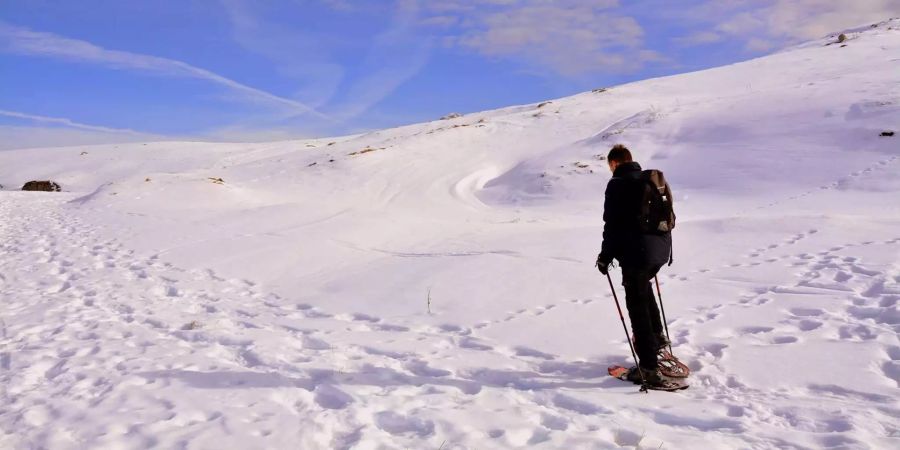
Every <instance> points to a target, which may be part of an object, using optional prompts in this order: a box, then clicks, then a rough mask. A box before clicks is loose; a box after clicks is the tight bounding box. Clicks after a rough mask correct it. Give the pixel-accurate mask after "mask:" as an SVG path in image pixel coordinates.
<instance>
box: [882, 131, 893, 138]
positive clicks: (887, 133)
mask: <svg viewBox="0 0 900 450" xmlns="http://www.w3.org/2000/svg"><path fill="white" fill-rule="evenodd" d="M893 135H894V132H893V131H882V132H881V134H880V135H879V136H881V137H891V136H893Z"/></svg>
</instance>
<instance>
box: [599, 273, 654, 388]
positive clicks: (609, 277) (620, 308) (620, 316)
mask: <svg viewBox="0 0 900 450" xmlns="http://www.w3.org/2000/svg"><path fill="white" fill-rule="evenodd" d="M606 279H607V281H609V290H610V291H612V295H613V300H615V301H616V309H617V310H619V319H622V329H623V330H625V340H626V341H628V348H630V349H631V357H632V358H634V365H635V366H636V367H635V369H636V370H637V371H638V373H639V374H640V375H641V392H647V381H645V380H644V371H643V370H641V365H640V364H638V359H637V353H635V352H634V344H632V343H631V336H629V335H628V326H626V325H625V316H624V315H622V307H620V306H619V297H618V296H617V295H616V288H615V287H613V282H612V277H611V276H609V272H607V273H606Z"/></svg>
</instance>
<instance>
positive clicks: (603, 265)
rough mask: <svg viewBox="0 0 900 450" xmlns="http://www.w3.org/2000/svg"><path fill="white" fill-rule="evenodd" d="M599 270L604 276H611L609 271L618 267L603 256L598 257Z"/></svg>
mask: <svg viewBox="0 0 900 450" xmlns="http://www.w3.org/2000/svg"><path fill="white" fill-rule="evenodd" d="M596 266H597V270H599V271H600V273H602V274H603V275H607V274H609V269H610V268H613V267H616V263H615V262H614V261H607V260H606V258H604V257H603V254H602V253H601V254H599V255H597V264H596Z"/></svg>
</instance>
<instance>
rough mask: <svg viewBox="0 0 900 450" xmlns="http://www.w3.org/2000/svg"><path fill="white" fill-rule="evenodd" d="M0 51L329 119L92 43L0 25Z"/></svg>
mask: <svg viewBox="0 0 900 450" xmlns="http://www.w3.org/2000/svg"><path fill="white" fill-rule="evenodd" d="M0 51H3V52H7V53H16V54H24V55H31V56H44V57H49V58H58V59H64V60H70V61H77V62H84V63H93V64H98V65H102V66H105V67H109V68H112V69H120V70H133V71H138V72H145V73H150V74H155V75H161V76H168V77H181V78H194V79H200V80H205V81H209V82H212V83H215V84H217V85H219V86H222V87H224V88H226V89H228V90H229V91H231V92H233V93H236V94H238V95H239V96H240V97H241V98H244V99H246V100H248V101H252V102H256V103H260V104H264V105H267V106H269V107H273V108H278V109H279V111H280V112H281V113H283V114H285V115H307V114H309V115H314V116H317V117H319V118H327V117H326V116H325V115H324V114H322V113H320V112H318V111H316V110H315V109H313V108H311V107H309V106H307V105H306V104H303V103H301V102H299V101H296V100H292V99H289V98H284V97H279V96H277V95H274V94H271V93H269V92H265V91H262V90H260V89H256V88H254V87H250V86H247V85H245V84H242V83H239V82H237V81H234V80H232V79H230V78H226V77H224V76H222V75H219V74H216V73H213V72H210V71H209V70H206V69H201V68H199V67H195V66H192V65H190V64H188V63H185V62H182V61H178V60H174V59H168V58H162V57H158V56H152V55H144V54H139V53H132V52H126V51H121V50H110V49H106V48H103V47H100V46H97V45H94V44H92V43H90V42H86V41H82V40H78V39H71V38H67V37H64V36H60V35H57V34H53V33H46V32H39V31H32V30H29V29H27V28H22V27H17V26H13V25H9V24H7V23H3V22H0Z"/></svg>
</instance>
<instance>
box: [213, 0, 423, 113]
mask: <svg viewBox="0 0 900 450" xmlns="http://www.w3.org/2000/svg"><path fill="white" fill-rule="evenodd" d="M320 1H321V2H322V3H323V4H325V5H327V6H329V7H331V8H333V9H334V10H335V12H336V13H338V14H360V13H366V14H375V13H376V12H377V13H378V14H384V13H385V12H387V13H388V14H390V18H389V21H387V22H386V27H385V28H384V30H383V31H381V32H380V33H377V34H375V35H374V36H372V37H371V39H369V40H368V41H366V42H365V44H366V47H365V49H364V50H365V53H362V54H361V56H360V58H359V59H358V60H357V61H358V63H359V66H358V67H353V68H347V67H344V66H343V65H342V64H340V63H338V62H337V61H338V60H337V58H335V57H334V55H332V54H331V52H332V51H333V50H335V48H333V47H332V46H331V45H329V43H330V42H334V41H335V36H334V35H322V34H320V33H317V32H315V31H310V30H309V29H307V28H305V27H303V26H300V25H298V26H292V27H286V26H283V25H281V24H279V23H278V21H277V20H267V18H266V17H265V16H264V14H263V12H262V11H260V8H259V7H258V6H257V4H256V3H254V2H248V1H244V0H221V3H222V5H223V7H224V9H225V12H226V13H227V14H228V17H229V19H230V20H231V24H232V29H233V35H234V39H235V41H236V42H237V43H238V44H240V45H241V46H242V47H244V48H245V49H247V50H250V51H252V52H254V53H257V54H259V55H262V56H265V57H266V58H268V59H269V60H270V61H272V62H273V63H275V64H276V66H277V71H278V72H279V73H280V74H281V75H283V76H286V77H288V78H292V79H294V80H296V81H297V82H298V84H299V85H300V86H299V87H298V90H297V95H298V96H300V97H301V98H304V99H306V100H307V102H309V103H311V104H313V105H315V106H316V108H318V109H320V110H322V111H326V112H327V113H328V116H329V117H331V118H333V119H334V120H336V121H338V122H346V121H349V120H352V119H354V118H356V117H358V116H360V115H362V114H365V113H367V112H368V111H369V110H370V109H371V108H372V107H374V106H375V105H377V104H378V103H380V102H381V101H383V100H384V99H386V98H387V97H389V96H390V95H391V94H392V93H393V92H395V91H396V90H397V89H398V88H399V87H400V86H401V85H403V83H405V82H406V81H408V80H409V79H411V78H412V77H414V76H416V75H417V74H419V73H420V72H421V70H422V69H423V67H424V66H425V64H426V63H427V62H428V58H429V55H430V50H431V40H430V39H429V38H427V37H422V36H419V35H417V34H416V31H417V29H416V24H417V19H418V17H417V14H418V6H417V2H415V1H411V0H401V1H397V2H395V3H389V4H388V5H384V4H376V3H372V4H369V3H362V2H360V3H353V2H348V1H346V0H320ZM293 7H297V5H293ZM373 8H374V10H373ZM375 10H377V11H375ZM298 55H302V58H298ZM350 69H352V70H350ZM354 74H358V75H354Z"/></svg>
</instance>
